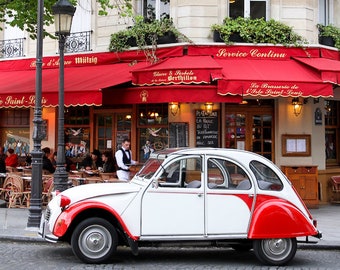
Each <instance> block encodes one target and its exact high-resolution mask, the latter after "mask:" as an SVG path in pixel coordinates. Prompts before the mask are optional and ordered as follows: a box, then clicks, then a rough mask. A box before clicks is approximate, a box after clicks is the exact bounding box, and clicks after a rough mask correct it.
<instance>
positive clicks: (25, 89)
mask: <svg viewBox="0 0 340 270" xmlns="http://www.w3.org/2000/svg"><path fill="white" fill-rule="evenodd" d="M156 56H157V59H158V61H157V62H156V63H150V62H149V61H147V59H145V55H144V53H143V52H141V51H137V50H130V51H126V52H122V53H118V54H117V53H108V52H107V53H106V52H104V53H86V54H73V55H66V56H65V83H64V84H65V97H64V101H65V107H64V113H65V147H66V155H68V156H69V157H70V158H72V159H73V160H74V161H75V162H77V161H79V160H81V159H82V158H83V157H84V156H85V155H86V154H88V153H90V152H91V151H92V150H93V149H99V150H100V151H103V150H106V149H112V150H113V151H116V150H117V149H118V147H119V145H120V143H121V141H122V139H123V138H125V137H128V138H130V139H131V142H132V151H133V157H134V159H136V160H138V161H139V162H141V163H143V162H144V161H145V160H146V158H147V155H146V154H147V153H146V151H147V150H146V149H149V148H146V147H145V145H146V143H147V142H148V143H150V144H151V148H152V151H153V150H161V149H164V148H167V147H230V148H237V149H244V150H250V151H253V152H256V153H259V154H261V155H263V156H265V157H267V158H269V159H270V160H272V161H273V162H274V163H276V164H277V165H278V166H279V167H281V168H282V169H283V170H287V173H289V172H294V171H295V173H296V174H300V175H299V176H298V177H300V178H299V179H300V180H299V181H305V180H306V179H307V180H308V177H310V178H311V179H312V180H311V181H312V182H313V185H314V184H315V185H316V186H315V190H313V191H312V193H313V196H314V197H316V200H317V203H315V201H313V202H312V204H313V206H315V205H317V204H319V203H328V202H329V201H330V200H331V197H332V196H333V194H332V190H331V189H330V187H329V185H328V184H329V178H330V176H331V175H335V174H339V175H340V169H336V167H332V168H329V167H327V164H326V159H327V158H330V159H334V160H336V157H334V153H332V148H331V147H329V151H330V152H327V144H329V145H330V144H331V143H337V136H336V134H329V133H328V131H327V130H326V128H325V125H326V124H327V123H328V122H327V121H330V119H328V118H329V117H331V115H332V114H331V113H330V112H331V111H330V110H328V107H327V106H328V104H329V102H331V101H332V100H338V99H339V98H340V96H339V94H338V93H337V92H338V91H339V90H340V89H338V84H339V80H340V61H339V60H340V55H339V52H338V51H337V50H335V49H330V48H328V47H324V46H322V45H320V46H308V47H303V48H302V47H301V48H300V47H283V46H274V45H254V44H242V45H237V44H234V45H230V46H227V45H225V44H218V45H217V44H216V43H214V44H204V45H199V44H195V45H193V44H175V45H171V46H164V47H160V48H158V49H157V51H156ZM35 61H36V60H35V59H33V58H32V59H28V58H26V59H20V60H6V61H1V62H0V74H1V75H0V76H1V78H2V85H1V86H0V114H1V121H0V122H1V124H0V130H1V133H0V134H1V142H2V144H3V145H4V146H5V147H11V148H14V149H15V151H16V153H18V154H19V155H20V156H21V157H25V156H26V155H28V154H29V153H30V151H31V150H32V145H33V142H32V131H33V122H32V120H33V113H34V106H35V91H36V90H35V89H36V85H35V78H36V70H35ZM58 67H59V58H58V57H57V56H49V57H44V58H43V67H42V100H41V103H42V108H43V109H42V117H43V120H44V123H45V125H44V127H45V129H46V137H45V138H44V140H43V141H42V146H43V147H44V146H49V147H50V148H52V149H56V148H57V123H58V121H57V117H58V87H59V85H58V78H59V77H58V76H59V69H58ZM327 117H328V118H327ZM332 117H334V116H332ZM332 155H333V156H332ZM301 168H304V169H305V170H307V171H308V172H307V178H306V175H304V174H303V173H301ZM306 168H307V169H306ZM309 172H313V173H312V175H308V173H309ZM301 177H302V178H301ZM315 181H316V182H315ZM314 182H315V183H314ZM303 185H305V184H303ZM313 200H314V199H313Z"/></svg>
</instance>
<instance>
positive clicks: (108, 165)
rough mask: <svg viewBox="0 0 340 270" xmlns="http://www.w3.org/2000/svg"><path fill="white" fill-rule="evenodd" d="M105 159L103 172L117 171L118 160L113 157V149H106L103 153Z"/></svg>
mask: <svg viewBox="0 0 340 270" xmlns="http://www.w3.org/2000/svg"><path fill="white" fill-rule="evenodd" d="M102 160H103V173H113V172H116V162H115V158H114V157H113V153H112V151H105V152H104V153H103V154H102Z"/></svg>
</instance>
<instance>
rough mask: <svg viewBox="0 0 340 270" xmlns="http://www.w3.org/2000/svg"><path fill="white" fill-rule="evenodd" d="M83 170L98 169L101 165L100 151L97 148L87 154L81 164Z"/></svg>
mask: <svg viewBox="0 0 340 270" xmlns="http://www.w3.org/2000/svg"><path fill="white" fill-rule="evenodd" d="M81 166H82V167H84V168H85V170H98V168H100V167H103V161H102V159H101V153H100V151H99V150H98V149H94V150H93V151H92V152H91V155H90V156H87V157H86V158H85V159H84V160H83V162H82V164H81Z"/></svg>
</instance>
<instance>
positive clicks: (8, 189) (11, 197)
mask: <svg viewBox="0 0 340 270" xmlns="http://www.w3.org/2000/svg"><path fill="white" fill-rule="evenodd" d="M23 195H24V185H23V181H22V179H21V177H20V175H16V174H9V175H8V176H7V177H6V179H5V181H4V185H3V187H2V188H1V189H0V197H1V198H2V199H3V200H5V201H6V202H7V203H8V208H11V207H22V206H23Z"/></svg>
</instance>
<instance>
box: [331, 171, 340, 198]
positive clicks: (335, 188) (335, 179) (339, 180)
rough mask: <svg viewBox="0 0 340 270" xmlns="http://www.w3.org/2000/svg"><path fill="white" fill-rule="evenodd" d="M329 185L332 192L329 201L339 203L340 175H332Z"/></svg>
mask: <svg viewBox="0 0 340 270" xmlns="http://www.w3.org/2000/svg"><path fill="white" fill-rule="evenodd" d="M330 185H331V188H332V192H333V196H332V198H331V202H332V203H340V175H336V176H332V177H331V181H330Z"/></svg>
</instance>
